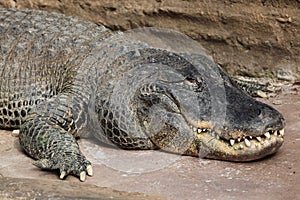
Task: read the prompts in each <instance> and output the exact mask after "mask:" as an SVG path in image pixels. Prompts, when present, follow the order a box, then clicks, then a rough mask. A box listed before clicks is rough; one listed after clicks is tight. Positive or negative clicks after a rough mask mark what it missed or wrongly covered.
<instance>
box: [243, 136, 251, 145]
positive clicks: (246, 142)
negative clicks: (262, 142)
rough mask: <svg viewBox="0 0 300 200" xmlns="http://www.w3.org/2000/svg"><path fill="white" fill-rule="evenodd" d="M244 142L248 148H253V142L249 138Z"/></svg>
mask: <svg viewBox="0 0 300 200" xmlns="http://www.w3.org/2000/svg"><path fill="white" fill-rule="evenodd" d="M244 142H245V145H246V146H247V147H250V146H251V142H250V141H249V140H248V139H247V138H245V140H244Z"/></svg>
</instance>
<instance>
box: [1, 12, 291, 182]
mask: <svg viewBox="0 0 300 200" xmlns="http://www.w3.org/2000/svg"><path fill="white" fill-rule="evenodd" d="M149 30H150V31H149ZM149 30H148V33H150V35H151V34H152V36H153V35H154V36H153V38H154V39H155V40H157V44H156V45H155V44H153V43H152V42H153V40H152V39H151V37H148V36H147V34H146V37H144V38H143V34H142V32H143V31H137V33H135V34H125V33H122V32H117V33H113V32H111V31H110V30H108V29H106V28H105V27H103V26H98V25H96V24H93V23H91V22H86V21H83V20H79V19H76V18H71V17H67V16H64V15H61V14H55V13H47V12H44V11H33V10H25V11H21V10H16V9H9V10H7V9H2V8H0V45H1V47H0V73H1V78H0V128H2V129H20V133H19V140H20V145H21V146H22V147H23V149H24V150H25V152H26V153H27V154H29V155H30V156H31V157H32V158H34V159H35V160H36V161H34V165H36V166H37V167H40V168H42V169H52V170H54V169H56V170H59V172H60V178H61V179H63V178H64V177H65V176H67V175H68V174H73V175H75V176H78V177H80V180H82V181H84V180H85V178H86V173H87V174H88V175H92V173H93V171H92V166H91V163H90V162H89V161H88V160H87V159H86V157H85V156H84V155H83V154H82V153H81V151H80V149H79V146H78V144H77V139H78V138H79V137H82V136H83V135H84V134H85V133H90V134H91V135H93V136H94V137H95V138H97V139H99V141H101V142H105V143H109V144H111V145H115V146H117V147H120V148H123V149H162V150H164V151H168V152H173V153H178V154H182V155H191V156H199V157H206V158H212V159H220V160H228V161H250V160H255V159H259V158H262V157H264V156H266V155H269V154H273V153H274V152H276V151H277V149H278V148H279V147H280V146H281V145H282V143H283V135H284V129H283V128H284V126H285V120H284V118H283V116H282V115H281V114H280V113H279V112H278V111H276V110H275V109H273V108H271V107H270V106H268V105H266V104H264V103H261V102H259V101H257V100H255V99H253V98H252V97H251V96H250V95H249V94H247V92H245V91H247V90H243V89H245V88H244V85H243V83H241V82H239V81H235V80H234V79H232V78H230V77H229V76H228V75H226V74H225V73H224V72H223V71H222V70H221V68H220V67H219V66H218V65H217V64H216V63H215V62H213V61H212V59H211V58H210V57H209V56H207V55H206V54H205V53H203V51H202V50H201V49H197V48H196V49H193V48H192V46H193V45H195V43H196V42H194V43H193V42H191V41H190V40H189V41H187V42H182V41H183V40H179V39H178V38H177V36H178V37H179V38H180V37H182V38H184V37H183V36H182V35H179V34H173V36H176V37H171V38H172V39H171V40H168V39H167V38H168V35H172V33H171V32H168V31H160V30H156V29H149ZM146 32H147V31H146ZM160 33H161V34H160ZM132 35H133V36H132ZM166 41H167V42H166ZM154 43H155V42H154ZM176 44H177V45H176ZM182 47H183V48H182ZM180 49H183V50H180ZM251 91H253V90H251Z"/></svg>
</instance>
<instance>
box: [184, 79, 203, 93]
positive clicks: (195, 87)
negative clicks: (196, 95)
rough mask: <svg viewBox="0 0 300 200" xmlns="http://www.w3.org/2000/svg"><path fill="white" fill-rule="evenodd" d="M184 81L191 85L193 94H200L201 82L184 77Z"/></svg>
mask: <svg viewBox="0 0 300 200" xmlns="http://www.w3.org/2000/svg"><path fill="white" fill-rule="evenodd" d="M186 81H187V82H188V83H189V84H191V85H192V88H193V90H194V91H195V92H201V91H202V89H203V82H202V81H201V80H200V81H199V80H198V79H195V78H191V77H186Z"/></svg>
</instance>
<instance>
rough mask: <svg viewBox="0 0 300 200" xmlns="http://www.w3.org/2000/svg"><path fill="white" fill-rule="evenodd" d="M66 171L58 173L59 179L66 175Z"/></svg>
mask: <svg viewBox="0 0 300 200" xmlns="http://www.w3.org/2000/svg"><path fill="white" fill-rule="evenodd" d="M66 174H67V173H66V171H62V172H61V173H60V176H59V178H60V179H64V178H65V176H66Z"/></svg>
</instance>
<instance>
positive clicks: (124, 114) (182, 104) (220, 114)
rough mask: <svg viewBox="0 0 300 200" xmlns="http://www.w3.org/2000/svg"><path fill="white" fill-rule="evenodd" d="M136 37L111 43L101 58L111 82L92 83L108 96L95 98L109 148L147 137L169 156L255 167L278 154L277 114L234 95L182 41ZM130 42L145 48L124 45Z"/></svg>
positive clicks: (280, 123)
mask: <svg viewBox="0 0 300 200" xmlns="http://www.w3.org/2000/svg"><path fill="white" fill-rule="evenodd" d="M146 31H147V30H146ZM142 32H143V34H140V33H139V32H138V33H134V34H133V36H134V37H133V39H130V36H131V35H130V34H128V35H124V36H122V35H121V37H120V38H121V39H119V40H118V38H117V39H116V38H114V39H112V40H111V43H112V45H109V46H108V47H109V48H106V50H105V52H106V51H108V52H109V53H105V54H103V56H102V57H105V56H107V55H110V56H111V57H109V58H108V59H107V60H109V61H110V60H114V62H113V63H111V64H110V65H109V72H110V73H108V74H113V75H114V76H107V77H106V78H105V79H103V80H104V81H101V84H100V87H104V88H105V90H106V91H107V88H111V90H110V92H107V93H105V94H100V95H99V98H100V99H101V98H102V99H103V98H104V99H103V100H101V101H99V102H104V103H101V104H100V106H99V107H100V108H101V109H99V110H102V111H101V112H99V113H100V114H99V116H100V118H102V119H100V121H101V123H102V124H103V125H102V126H103V127H104V128H102V130H104V132H105V131H107V130H109V129H111V130H109V131H110V132H111V133H106V135H110V136H111V138H112V139H111V140H112V141H113V140H114V141H115V142H113V143H114V144H117V145H119V146H121V147H124V148H127V147H128V141H130V142H132V138H133V137H135V138H150V139H151V142H152V143H154V144H155V146H156V147H159V148H161V149H163V150H166V151H169V152H174V153H179V154H184V155H192V156H200V157H207V158H213V159H220V160H229V161H250V160H255V159H259V158H262V157H264V156H266V155H269V154H272V153H274V152H276V151H277V150H278V148H279V147H280V146H281V145H282V143H283V135H284V129H283V128H284V126H285V120H284V118H283V116H282V115H281V114H280V113H279V112H278V111H276V110H275V109H273V108H271V107H270V106H268V105H266V104H264V103H261V102H259V101H257V100H255V99H253V98H252V97H251V96H249V95H248V94H246V93H245V92H244V91H242V90H241V89H239V88H238V87H237V86H236V84H235V82H233V81H232V79H231V78H230V77H229V76H228V75H227V74H225V73H224V72H223V71H222V70H221V69H220V67H219V66H218V65H217V64H216V63H214V62H213V60H212V59H211V58H210V57H209V56H207V55H206V54H205V53H200V54H199V52H203V51H202V49H201V48H197V44H195V42H194V41H191V40H190V39H186V36H183V35H179V34H177V33H175V34H174V33H173V32H172V33H171V34H170V32H169V31H161V30H159V31H156V30H150V33H149V32H147V34H146V35H145V34H144V32H145V30H143V31H142ZM170 35H171V37H170ZM172 35H173V36H172ZM136 38H138V39H139V40H142V41H144V42H145V43H146V45H144V46H143V45H141V44H139V43H134V42H132V41H137V40H136ZM169 38H171V39H169ZM178 38H183V39H178ZM153 41H155V44H153ZM174 41H176V42H174ZM149 44H150V45H149ZM149 46H150V47H149ZM152 46H154V48H152ZM166 47H167V48H166ZM169 47H170V48H169ZM194 47H196V48H195V49H193V48H194ZM103 49H105V48H104V47H103ZM115 49H117V50H115ZM169 49H171V51H169ZM174 49H175V50H174ZM176 49H179V51H177V50H176ZM182 49H184V50H183V51H181V50H182ZM173 50H174V51H173ZM114 52H117V53H114ZM194 52H197V53H198V54H194ZM98 55H99V52H98ZM104 55H105V56H104ZM104 63H106V62H104ZM104 83H108V84H109V85H104ZM105 90H104V91H105ZM109 111H110V113H109V114H107V113H108V112H109ZM103 116H110V117H108V118H104V119H103ZM109 120H110V122H109ZM112 124H113V125H114V128H112V127H113V125H112ZM112 129H114V130H115V131H114V130H112ZM109 131H108V132H109ZM112 132H116V133H117V135H118V137H119V138H116V137H114V136H113V135H114V134H112ZM120 135H122V136H120ZM129 136H130V137H131V138H129V139H126V138H128V137H129ZM121 137H123V139H122V138H121ZM122 141H123V144H124V145H122V144H121V143H122ZM144 141H147V142H148V140H144ZM152 143H151V144H152ZM144 144H145V143H144V142H142V144H141V145H144ZM148 144H149V143H148ZM130 146H131V148H139V147H140V146H139V144H134V145H130ZM146 146H147V145H146ZM145 148H147V147H145Z"/></svg>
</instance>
